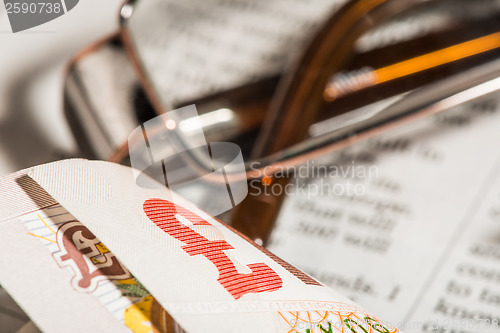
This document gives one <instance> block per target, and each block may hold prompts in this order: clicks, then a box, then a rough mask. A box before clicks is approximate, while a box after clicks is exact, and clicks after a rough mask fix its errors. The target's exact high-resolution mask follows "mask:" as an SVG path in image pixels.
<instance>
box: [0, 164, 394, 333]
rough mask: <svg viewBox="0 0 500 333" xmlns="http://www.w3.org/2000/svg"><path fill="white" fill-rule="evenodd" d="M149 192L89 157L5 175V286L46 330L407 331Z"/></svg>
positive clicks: (0, 191)
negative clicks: (399, 328)
mask: <svg viewBox="0 0 500 333" xmlns="http://www.w3.org/2000/svg"><path fill="white" fill-rule="evenodd" d="M149 185H151V186H148V188H143V187H139V186H137V185H136V183H135V181H134V177H133V174H132V170H131V169H130V168H128V167H124V166H121V165H117V164H113V163H107V162H97V161H87V160H65V161H59V162H54V163H50V164H46V165H41V166H37V167H34V168H31V169H27V170H23V171H20V172H17V173H14V174H12V175H9V176H5V177H3V178H0V213H1V215H0V284H1V285H2V286H3V287H4V288H6V290H7V291H8V292H9V293H10V294H11V295H12V296H13V298H14V299H15V300H16V301H17V302H18V303H19V304H20V305H21V307H22V308H23V309H24V310H25V311H26V312H27V313H28V315H29V316H30V317H31V319H32V320H33V321H34V323H35V324H36V325H37V326H38V327H39V328H40V329H41V330H42V331H44V332H135V333H142V332H144V333H145V332H184V331H186V332H304V333H306V332H309V333H312V332H353V333H357V332H359V333H367V332H369V333H371V332H373V333H375V332H383V333H392V332H399V331H398V329H397V328H395V327H393V326H392V325H391V323H388V322H385V321H383V320H382V319H381V318H378V317H377V316H376V315H374V314H371V313H368V312H367V311H365V310H364V309H363V308H362V307H360V306H358V305H356V304H355V303H353V302H352V301H350V300H349V299H347V298H345V297H343V296H342V295H339V294H338V293H336V292H335V291H333V290H332V289H330V288H328V287H325V286H324V285H323V284H321V283H320V282H319V281H317V280H315V279H313V278H312V277H310V276H308V275H307V274H305V273H303V272H301V271H299V270H298V269H296V268H295V267H293V266H291V265H289V264H288V263H286V262H284V261H282V260H281V259H279V258H278V257H276V256H275V255H273V254H272V253H270V252H269V251H267V250H266V249H264V248H262V247H260V246H259V245H257V244H255V243H254V242H252V241H251V240H250V239H248V238H246V237H245V236H244V235H241V234H239V233H238V232H236V231H235V230H233V229H231V228H230V227H228V226H227V225H225V224H223V223H222V222H220V221H218V220H217V219H215V218H213V217H211V216H209V215H207V214H206V213H204V212H203V211H200V210H199V209H197V208H196V207H194V206H193V205H192V204H191V203H189V202H187V201H184V200H183V199H182V198H180V197H179V196H178V195H176V194H175V193H173V192H172V191H170V190H168V189H167V188H165V187H164V186H163V185H161V184H156V183H154V181H153V180H151V184H149ZM297 246H299V247H300V246H301V245H300V244H297ZM338 269H342V267H339V268H338Z"/></svg>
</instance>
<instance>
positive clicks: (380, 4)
mask: <svg viewBox="0 0 500 333" xmlns="http://www.w3.org/2000/svg"><path fill="white" fill-rule="evenodd" d="M294 6H296V7H294ZM301 6H302V7H301ZM121 18H122V29H121V32H120V36H119V37H112V38H109V39H107V40H105V41H102V42H100V43H98V44H96V45H94V46H93V47H91V48H90V49H89V50H87V51H85V52H84V53H83V54H82V55H80V56H79V57H77V58H76V60H75V62H73V64H72V66H71V69H70V70H69V72H68V78H67V83H66V102H67V103H66V105H67V108H66V110H67V111H66V113H67V116H68V120H69V122H70V124H71V126H72V128H73V130H74V132H75V134H76V135H77V138H78V141H79V143H80V144H81V145H82V150H83V151H85V152H87V156H88V157H93V158H95V157H97V158H102V159H109V160H111V161H114V162H118V163H125V164H127V163H129V160H128V154H129V151H130V150H131V149H132V150H133V149H134V147H130V146H129V145H128V143H123V142H127V140H126V138H127V136H128V133H130V132H131V131H132V130H133V129H134V128H135V127H136V126H137V125H138V124H140V123H142V122H144V121H147V120H148V119H151V118H153V117H155V116H157V115H159V114H163V113H165V112H166V111H168V110H171V109H175V108H179V107H182V106H185V105H190V104H195V105H196V106H197V108H198V111H199V112H200V114H201V116H200V121H201V123H202V124H203V130H204V132H205V135H206V136H207V141H209V142H210V141H233V142H235V143H237V144H238V145H239V146H241V147H242V150H243V154H244V156H245V157H246V159H247V163H246V169H247V170H246V173H243V174H238V173H234V174H230V175H229V176H230V177H235V178H238V177H240V178H244V179H248V180H249V181H250V180H255V179H258V180H259V182H258V184H259V186H261V187H266V186H270V185H272V184H274V183H276V182H282V183H286V182H287V177H273V172H275V171H280V170H283V169H289V168H290V167H291V166H296V165H300V164H303V163H304V162H305V161H308V160H313V159H315V158H317V157H319V156H322V155H325V154H330V153H332V152H334V151H337V150H339V149H342V148H343V147H346V146H348V145H350V144H352V143H354V142H357V141H359V140H363V139H366V138H368V137H371V136H373V135H377V134H378V133H381V132H383V131H386V130H389V129H391V128H393V127H395V126H398V125H401V124H404V123H407V122H411V121H414V120H416V119H418V118H421V117H426V116H430V115H433V114H436V113H438V112H442V111H445V110H449V109H451V108H453V107H455V106H458V105H461V104H463V103H465V102H468V101H473V100H475V99H478V98H483V97H485V96H488V95H489V94H493V93H495V92H497V91H498V90H499V88H500V78H499V77H500V57H499V56H500V28H499V27H498V22H499V21H500V2H499V1H494V0H487V1H483V0H480V1H468V0H458V1H457V0H407V1H406V0H405V1H401V0H353V1H348V2H346V3H343V2H340V1H337V2H336V1H333V0H332V1H330V2H320V1H318V2H315V1H314V2H311V3H310V4H308V5H298V4H291V2H289V1H281V0H275V1H271V2H266V3H257V4H254V3H250V2H244V1H237V2H226V1H219V0H217V1H215V0H211V1H207V0H205V1H197V0H191V1H183V2H177V1H169V0H140V1H130V2H128V3H127V4H125V5H124V7H123V8H122V10H121ZM255 20H258V21H257V22H255ZM134 71H135V73H136V74H134ZM135 75H137V77H136V76H135ZM118 81H119V82H118ZM161 130H162V129H161V128H159V129H158V133H161ZM175 133H176V135H177V137H178V141H179V142H180V143H181V144H186V145H187V143H189V140H190V139H191V138H190V136H189V133H187V132H183V131H182V129H181V128H180V127H178V128H176V129H175ZM82 138H84V139H83V140H82ZM190 163H195V164H196V165H197V166H199V168H198V169H199V170H208V171H210V170H211V161H210V159H209V158H206V156H205V155H198V154H192V156H190ZM251 165H258V166H259V168H258V169H255V168H251V167H250V166H251ZM200 172H203V171H200ZM153 176H154V175H153ZM157 178H159V180H160V181H163V179H162V176H161V175H157ZM282 199H283V196H269V195H261V196H258V195H255V196H248V197H247V198H246V199H245V201H244V202H243V203H242V204H240V205H239V206H237V207H236V208H235V209H233V211H232V212H231V217H230V219H231V221H232V222H231V224H232V225H233V226H235V227H236V228H237V229H239V230H241V231H243V232H244V233H245V234H247V235H249V236H250V237H252V238H254V239H261V240H263V241H265V240H266V239H267V237H268V236H269V234H270V232H271V230H272V225H273V221H274V219H275V218H276V215H277V213H278V211H279V208H280V204H281V201H282Z"/></svg>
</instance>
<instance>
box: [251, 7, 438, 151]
mask: <svg viewBox="0 0 500 333" xmlns="http://www.w3.org/2000/svg"><path fill="white" fill-rule="evenodd" d="M431 1H439V0H403V1H402V0H352V1H349V2H348V3H347V4H346V5H345V6H344V7H342V8H341V9H340V10H339V11H338V12H336V13H335V14H334V15H332V16H331V17H330V19H328V21H327V22H326V23H325V25H324V26H323V28H322V29H321V30H320V31H319V33H318V34H317V35H316V37H315V38H314V39H313V41H312V42H311V44H310V45H309V47H308V48H307V49H306V52H305V53H304V54H303V56H302V57H301V58H300V61H299V62H298V64H297V65H296V66H295V69H294V70H292V71H290V72H289V74H287V75H286V76H285V77H284V78H283V79H282V81H281V82H280V85H279V87H278V91H277V93H276V95H275V98H274V100H273V101H272V103H271V108H270V110H269V115H268V119H267V120H266V121H265V122H264V124H263V126H262V130H261V133H260V134H259V137H258V139H257V142H256V145H255V148H254V150H253V157H254V158H259V157H264V156H267V155H270V154H272V153H276V152H278V151H280V150H282V149H284V148H287V147H289V146H291V145H293V144H296V143H299V142H300V141H302V140H304V139H305V138H306V136H307V131H308V129H309V126H311V125H312V124H313V123H314V121H315V120H316V119H317V116H318V113H319V110H320V108H321V105H322V104H323V103H324V99H323V93H324V90H325V87H326V86H327V84H328V81H329V79H330V78H331V75H332V74H334V73H335V72H338V71H339V70H341V69H342V68H343V66H345V63H346V61H347V60H348V59H349V58H350V57H351V56H352V54H353V52H354V44H355V42H356V40H357V39H358V38H359V37H360V36H361V35H363V34H364V33H365V32H367V31H368V30H369V29H371V28H373V27H374V26H375V25H378V24H380V23H381V22H383V21H385V20H387V19H389V18H391V17H393V16H394V15H397V14H399V13H402V12H405V11H407V10H409V9H413V8H414V7H416V6H418V5H421V4H425V3H429V2H431Z"/></svg>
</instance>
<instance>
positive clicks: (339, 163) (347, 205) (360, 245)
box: [268, 97, 500, 332]
mask: <svg viewBox="0 0 500 333" xmlns="http://www.w3.org/2000/svg"><path fill="white" fill-rule="evenodd" d="M495 98H496V97H495ZM495 98H489V99H488V100H482V101H479V102H475V103H471V104H468V105H463V106H461V107H459V108H456V109H454V110H450V111H449V112H447V113H443V114H441V115H438V116H435V117H433V118H429V119H425V120H422V121H419V122H418V123H413V124H411V125H409V126H405V127H402V128H399V129H398V130H396V131H393V132H391V133H388V134H387V135H382V136H378V137H375V138H373V139H372V140H369V141H367V142H363V143H360V144H356V145H355V146H352V147H350V148H349V149H346V150H344V151H342V152H341V153H339V154H336V155H335V156H334V157H332V156H330V157H329V159H328V160H324V161H311V162H309V163H308V164H307V165H305V166H302V167H299V168H297V170H295V173H296V177H295V178H294V179H292V181H291V183H292V184H293V188H291V187H289V188H288V190H289V191H287V192H288V193H287V194H289V196H288V197H287V198H286V199H285V202H284V205H283V208H282V211H281V212H280V216H279V217H278V221H277V226H276V229H275V230H274V232H273V234H272V236H271V240H270V244H269V246H268V248H269V249H270V250H271V251H273V252H274V253H276V254H277V255H279V256H280V257H282V258H284V259H285V260H287V261H288V262H290V263H292V264H294V265H296V266H298V267H299V268H300V269H302V270H304V271H305V272H307V273H309V274H311V275H312V276H314V277H316V278H318V279H319V280H321V281H322V282H324V283H326V284H327V285H329V286H331V287H332V288H334V289H336V290H339V291H340V292H342V293H344V294H346V295H348V296H349V297H351V298H352V299H354V300H355V301H356V302H358V303H359V304H361V305H363V306H365V307H367V308H368V309H369V310H370V309H371V310H373V311H377V313H380V314H381V315H382V316H383V317H384V318H386V319H387V320H389V321H391V322H394V323H396V324H397V325H398V327H399V328H400V329H402V330H404V331H405V332H428V331H439V332H451V330H452V329H459V331H460V332H485V331H488V330H493V331H497V330H498V329H499V321H500V315H499V313H500V268H499V267H500V266H499V264H500V149H499V148H498V142H499V141H500V131H499V129H500V99H498V98H497V99H495ZM277 190H278V189H276V191H277ZM454 332H458V331H454Z"/></svg>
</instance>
